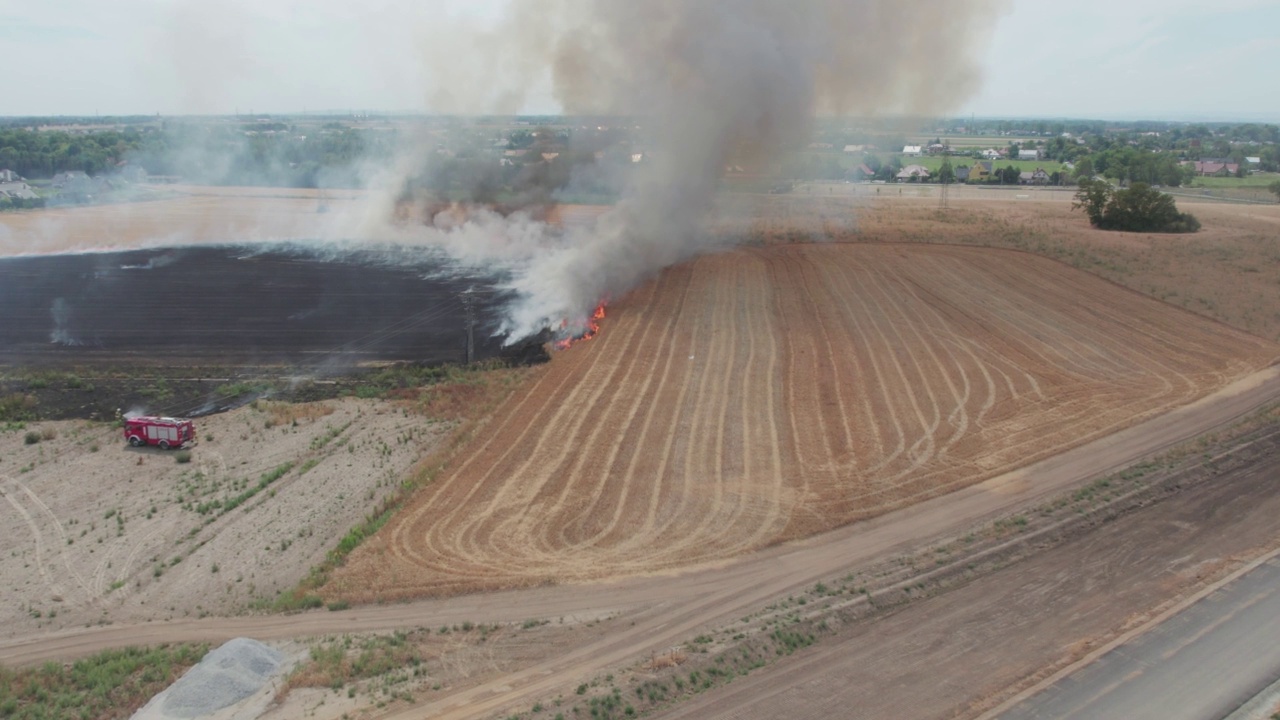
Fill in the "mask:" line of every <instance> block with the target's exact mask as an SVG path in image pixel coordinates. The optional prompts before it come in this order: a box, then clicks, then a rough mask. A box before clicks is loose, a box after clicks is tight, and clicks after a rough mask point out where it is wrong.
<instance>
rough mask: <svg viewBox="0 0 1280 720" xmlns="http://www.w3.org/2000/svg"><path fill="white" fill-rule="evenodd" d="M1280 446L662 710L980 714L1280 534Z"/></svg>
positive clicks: (1183, 478) (1246, 455) (763, 714)
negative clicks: (1276, 481)
mask: <svg viewBox="0 0 1280 720" xmlns="http://www.w3.org/2000/svg"><path fill="white" fill-rule="evenodd" d="M1278 450H1280V435H1277V433H1276V429H1275V428H1274V426H1273V427H1272V428H1271V429H1270V430H1269V435H1268V436H1267V437H1264V438H1261V439H1257V440H1255V441H1253V443H1252V445H1251V446H1249V445H1246V446H1243V447H1241V448H1240V449H1239V450H1238V453H1237V454H1238V455H1240V457H1238V458H1234V460H1237V461H1238V464H1236V466H1235V467H1231V468H1227V467H1224V465H1223V464H1225V463H1231V462H1232V460H1228V459H1224V460H1220V461H1218V462H1217V463H1213V464H1211V465H1210V466H1207V467H1201V468H1199V469H1196V470H1191V471H1189V472H1181V473H1179V474H1178V477H1177V479H1176V481H1175V484H1174V485H1173V486H1172V488H1178V487H1179V486H1181V487H1182V488H1183V489H1182V490H1181V491H1176V490H1174V492H1175V494H1174V495H1173V496H1172V497H1168V498H1167V499H1164V500H1161V501H1160V502H1158V503H1156V504H1154V505H1152V506H1150V507H1145V508H1143V509H1139V510H1137V511H1135V512H1133V513H1132V514H1130V515H1128V516H1126V517H1125V518H1124V519H1123V520H1122V521H1117V522H1107V523H1105V524H1103V525H1101V526H1100V527H1095V528H1092V529H1091V531H1090V532H1087V533H1084V534H1081V535H1079V536H1077V537H1075V538H1073V539H1072V540H1071V541H1069V542H1066V543H1064V544H1062V545H1060V546H1058V547H1054V548H1053V549H1051V550H1048V551H1046V552H1042V553H1039V554H1036V555H1034V556H1032V557H1031V558H1030V559H1027V560H1023V561H1021V562H1016V563H1012V564H1010V565H1009V566H1008V567H1005V568H1003V569H1000V570H998V571H997V572H994V573H991V574H990V575H988V576H985V577H982V578H981V579H979V580H978V581H976V582H973V583H972V584H968V585H966V586H963V587H960V588H959V589H956V590H953V591H950V592H944V593H942V594H940V595H938V596H936V597H930V598H928V599H925V600H920V601H917V602H914V603H911V604H909V605H907V606H905V607H903V608H902V609H901V610H899V611H897V612H891V613H887V614H885V616H883V617H880V618H877V619H875V620H871V621H864V622H854V623H851V624H847V625H845V626H844V627H843V628H841V629H837V630H836V631H835V637H828V638H824V639H823V640H822V641H821V642H820V643H819V644H818V645H817V646H816V647H813V648H810V649H808V650H805V651H801V652H799V653H797V654H796V655H795V656H793V657H790V658H787V659H785V660H783V661H781V662H779V663H778V664H777V665H776V666H774V667H771V668H768V669H765V670H763V671H760V672H758V673H753V674H752V675H751V676H749V677H747V678H739V679H737V680H735V681H734V682H732V683H731V684H729V685H728V686H726V687H723V688H718V689H716V690H713V691H711V692H709V693H706V694H705V695H704V696H702V697H699V698H697V699H696V700H695V701H693V702H689V703H687V704H685V705H678V706H676V707H675V708H674V709H673V710H671V711H670V712H667V713H662V714H661V715H660V716H661V717H668V718H704V717H734V718H742V719H743V720H750V719H752V718H775V717H782V716H786V717H794V718H810V717H813V718H819V717H822V718H825V717H834V716H839V717H847V718H882V717H896V716H900V715H901V713H902V710H903V708H908V707H909V708H911V712H910V716H911V717H915V718H959V717H964V718H972V717H977V716H979V715H981V714H982V713H983V712H984V711H985V710H987V709H989V708H991V707H993V706H994V705H996V704H998V703H999V702H1000V700H1002V699H1004V698H1006V697H1008V696H1009V695H1011V694H1012V691H1016V690H1017V689H1019V688H1022V687H1026V686H1029V685H1031V684H1033V683H1034V682H1035V681H1036V680H1038V679H1040V678H1043V677H1047V676H1049V675H1051V674H1052V673H1053V672H1054V671H1055V670H1057V669H1058V668H1061V667H1065V666H1067V665H1069V664H1071V663H1072V662H1074V661H1076V660H1079V659H1080V658H1081V657H1083V656H1085V655H1086V654H1088V653H1089V652H1090V651H1091V650H1093V649H1094V648H1098V647H1100V646H1102V645H1105V644H1106V642H1107V641H1108V640H1110V639H1112V638H1114V637H1117V636H1120V635H1122V634H1123V633H1125V632H1128V631H1130V630H1132V629H1133V628H1137V627H1140V626H1142V625H1143V624H1144V623H1146V622H1147V621H1148V620H1150V619H1151V618H1153V617H1155V616H1156V615H1158V614H1159V613H1160V611H1162V610H1163V609H1165V608H1168V607H1171V606H1173V605H1175V604H1176V601H1177V600H1178V599H1179V598H1183V597H1187V596H1191V595H1193V594H1194V593H1195V591H1196V590H1198V589H1199V588H1202V587H1204V586H1206V585H1209V584H1211V583H1212V582H1213V581H1214V580H1215V579H1216V578H1219V577H1223V576H1226V575H1229V574H1230V573H1231V572H1232V571H1233V570H1235V569H1237V568H1240V567H1242V566H1245V565H1247V564H1248V562H1249V560H1251V559H1252V558H1254V557H1256V556H1258V555H1261V554H1264V553H1265V552H1266V551H1267V549H1269V548H1273V547H1276V546H1277V544H1280V495H1277V494H1276V493H1275V492H1274V490H1273V486H1272V479H1273V478H1274V477H1275V476H1276V474H1277V473H1280V453H1278V452H1277V451H1278ZM1233 464H1235V463H1233ZM1188 486H1189V487H1188ZM1143 504H1144V505H1145V504H1146V503H1143ZM829 624H832V625H834V624H837V623H834V622H832V623H829Z"/></svg>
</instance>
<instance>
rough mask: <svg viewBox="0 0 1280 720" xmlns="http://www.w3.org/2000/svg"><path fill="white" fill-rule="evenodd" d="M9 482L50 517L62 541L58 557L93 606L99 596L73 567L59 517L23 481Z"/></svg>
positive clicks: (50, 521)
mask: <svg viewBox="0 0 1280 720" xmlns="http://www.w3.org/2000/svg"><path fill="white" fill-rule="evenodd" d="M9 482H11V483H13V484H14V485H17V486H18V488H19V489H21V490H22V492H24V493H26V495H27V497H28V498H30V499H31V503H32V504H33V505H35V506H36V507H38V508H40V511H41V512H43V513H44V514H45V515H46V516H47V517H48V519H49V522H48V524H49V525H50V526H51V527H53V530H54V532H56V533H57V534H58V540H60V541H61V542H60V543H59V546H58V555H59V557H61V558H62V564H63V565H65V566H66V568H67V573H68V574H69V575H71V577H73V578H75V581H76V584H77V585H79V586H80V589H81V590H84V593H85V601H86V602H88V603H90V604H92V603H93V602H94V601H95V600H97V599H98V595H97V594H96V593H94V591H93V588H91V587H89V583H87V582H85V579H84V576H83V575H81V574H80V573H79V572H78V571H77V570H76V569H75V568H74V567H72V565H71V555H70V554H69V553H68V552H67V533H66V531H65V530H64V529H63V527H62V523H61V522H58V516H57V515H54V514H53V511H52V510H50V509H49V506H48V505H46V504H45V502H44V500H41V499H40V496H38V495H36V494H35V493H34V492H32V491H31V488H29V487H27V486H26V485H25V484H23V483H22V481H20V480H17V479H14V478H9Z"/></svg>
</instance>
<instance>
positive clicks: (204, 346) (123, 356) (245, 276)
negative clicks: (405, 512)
mask: <svg viewBox="0 0 1280 720" xmlns="http://www.w3.org/2000/svg"><path fill="white" fill-rule="evenodd" d="M0 276H3V278H4V283H3V286H2V287H0V315H3V316H4V318H5V322H4V324H3V325H0V361H3V362H9V363H14V364H25V365H31V364H35V363H44V364H49V363H56V364H64V365H85V364H94V363H104V362H117V363H119V362H126V361H127V362H128V363H129V364H130V366H137V365H139V364H141V365H144V366H145V365H149V364H154V363H156V362H161V361H163V362H174V361H185V362H191V363H196V364H199V363H213V364H217V363H222V364H228V365H229V364H234V363H241V362H259V363H289V364H290V365H292V366H293V367H295V368H297V369H298V370H299V371H300V372H303V371H307V370H311V371H319V370H334V369H340V368H342V367H346V366H351V365H357V364H360V363H364V362H369V361H387V360H407V361H417V362H427V363H446V362H449V363H459V364H460V363H465V362H467V360H468V359H469V358H468V345H467V332H468V325H469V324H470V325H471V326H472V330H473V332H472V335H473V337H472V347H471V350H470V353H471V356H470V359H473V360H474V359H482V358H486V357H493V356H496V355H498V354H499V353H501V352H502V341H501V338H497V337H494V334H493V330H494V327H495V326H496V322H497V321H496V315H497V312H498V311H497V309H496V307H497V305H498V303H499V300H500V294H499V293H498V292H497V291H496V290H495V289H494V280H493V278H492V277H491V276H485V275H483V274H476V273H466V272H463V271H460V270H458V269H457V268H456V267H455V266H453V265H452V264H451V263H449V262H448V261H447V259H445V258H442V257H441V256H440V254H439V253H437V252H433V251H431V250H430V249H428V248H413V247H381V248H376V249H375V248H363V249H347V250H343V249H340V248H336V247H334V246H329V247H327V248H325V249H324V250H317V249H316V248H314V247H311V246H308V245H307V244H305V243H297V244H256V245H216V246H185V247H161V248H154V249H149V250H131V251H122V252H100V253H82V254H72V255H33V256H26V257H14V258H0Z"/></svg>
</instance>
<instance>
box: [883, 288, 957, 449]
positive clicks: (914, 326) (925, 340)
mask: <svg viewBox="0 0 1280 720" xmlns="http://www.w3.org/2000/svg"><path fill="white" fill-rule="evenodd" d="M886 272H887V273H892V279H893V281H894V285H895V286H896V287H898V288H899V289H900V290H899V292H900V293H905V294H906V295H907V296H909V297H910V298H912V299H913V300H914V301H915V302H912V303H904V304H903V305H902V307H903V315H904V317H905V316H906V314H907V313H910V314H911V315H912V316H913V317H914V322H908V323H907V325H908V327H910V328H911V332H912V333H913V334H914V335H915V336H916V339H917V340H919V342H920V344H921V345H923V346H924V347H925V349H926V351H927V352H928V353H929V357H930V359H932V360H933V364H934V366H935V367H937V368H938V371H939V372H940V373H941V374H942V377H943V380H944V381H945V382H946V384H947V388H948V389H949V390H950V391H951V397H952V399H953V400H954V401H955V403H956V404H955V409H953V410H952V411H951V413H950V414H949V415H948V416H947V424H948V425H951V426H952V427H953V428H954V429H955V432H953V433H952V434H951V437H950V438H948V439H947V441H946V442H944V443H943V444H942V447H941V448H939V449H938V450H937V453H936V454H937V456H938V458H939V459H942V458H943V457H944V456H945V455H946V453H947V450H948V449H950V448H951V447H952V446H953V445H955V444H956V442H958V441H959V440H960V438H962V437H964V435H965V433H966V432H967V431H968V429H969V413H968V410H967V409H966V406H967V404H968V402H969V394H970V392H971V389H970V383H969V374H968V373H967V372H965V370H964V367H963V366H962V365H961V364H960V363H959V362H957V360H956V357H955V355H953V354H952V353H951V351H950V350H949V349H948V348H947V344H946V343H945V342H943V343H942V349H943V351H944V352H946V353H947V357H948V358H949V359H950V361H949V362H947V363H944V362H943V361H942V359H941V358H939V357H938V354H937V352H935V350H934V345H933V343H932V342H930V339H931V338H933V337H937V336H938V335H940V334H943V333H945V334H947V335H950V336H952V337H954V336H955V331H954V330H953V329H952V328H951V327H950V326H949V325H948V324H947V323H946V322H938V323H936V324H935V325H933V326H930V325H929V323H928V321H927V320H926V319H925V317H924V314H923V312H922V311H921V308H924V309H925V310H928V311H929V312H931V313H933V315H934V318H935V319H939V318H938V314H937V313H936V312H935V311H933V310H932V308H929V306H928V305H927V304H926V303H925V302H924V301H922V300H921V299H920V297H919V296H917V295H916V294H915V292H914V290H913V289H912V283H910V282H909V281H908V280H907V278H906V277H905V276H902V275H899V274H897V273H895V272H894V270H893V269H892V268H887V269H886ZM922 327H923V328H931V329H932V332H930V333H929V337H926V336H925V334H924V333H922V332H920V329H921V328H922ZM947 367H953V368H955V369H956V371H957V372H958V373H959V375H960V378H961V379H962V381H963V383H964V389H963V391H961V390H959V389H957V388H956V385H955V382H954V381H953V380H952V379H951V374H950V373H949V372H947V369H946V368H947ZM957 418H959V419H957Z"/></svg>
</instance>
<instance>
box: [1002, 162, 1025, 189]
mask: <svg viewBox="0 0 1280 720" xmlns="http://www.w3.org/2000/svg"><path fill="white" fill-rule="evenodd" d="M1020 177H1022V172H1021V171H1019V170H1018V168H1016V167H1014V166H1012V165H1009V166H1008V167H1006V168H1005V169H1003V170H1001V171H1000V182H1001V183H1003V184H1005V185H1017V184H1018V178H1020Z"/></svg>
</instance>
